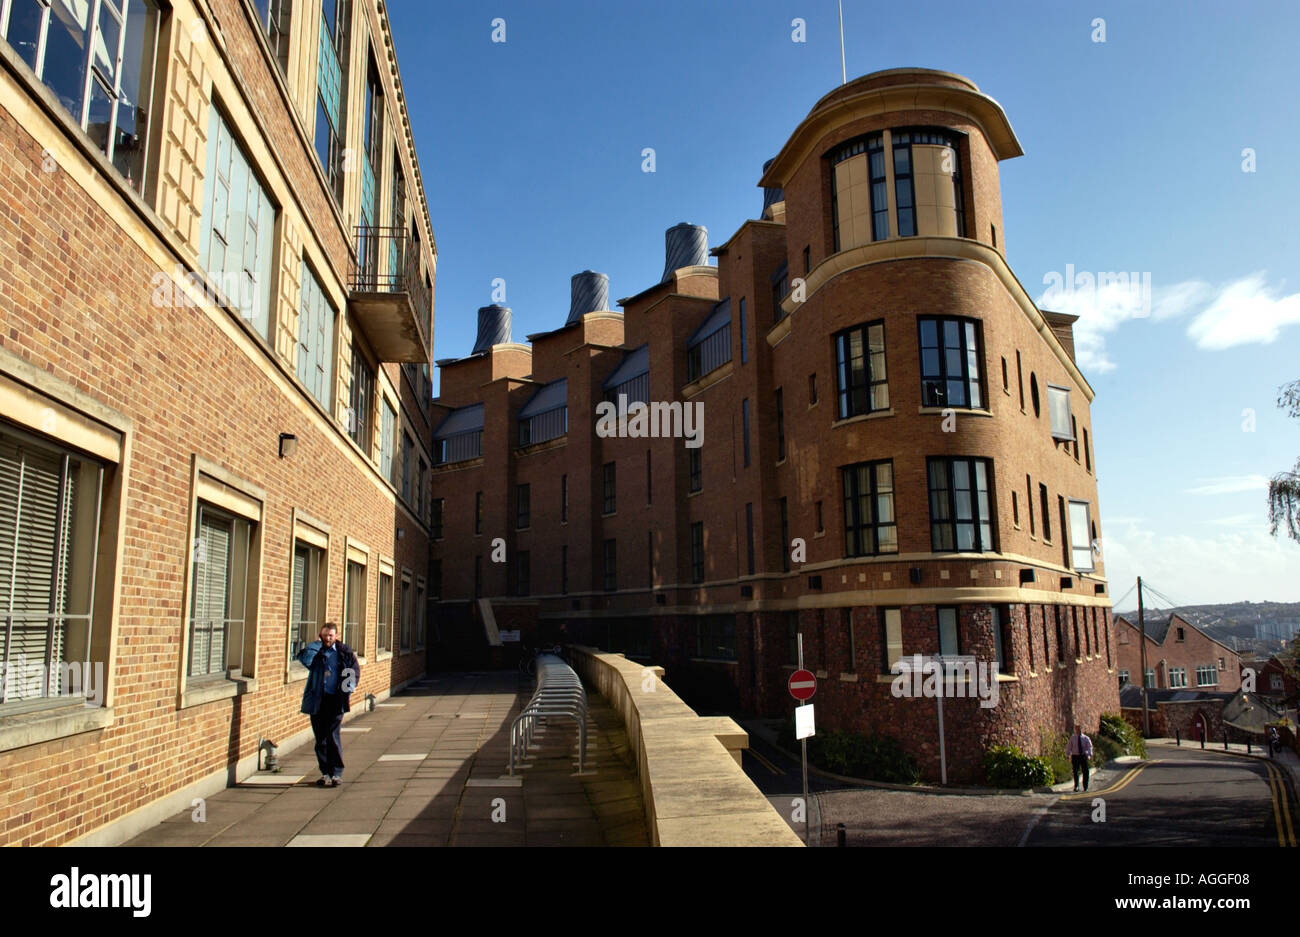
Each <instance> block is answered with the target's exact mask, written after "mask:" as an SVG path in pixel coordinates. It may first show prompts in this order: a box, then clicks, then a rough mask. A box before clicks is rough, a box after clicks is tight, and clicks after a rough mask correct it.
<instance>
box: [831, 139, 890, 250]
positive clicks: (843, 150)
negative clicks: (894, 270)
mask: <svg viewBox="0 0 1300 937" xmlns="http://www.w3.org/2000/svg"><path fill="white" fill-rule="evenodd" d="M830 161H831V227H832V229H833V233H834V237H835V250H837V251H843V250H848V249H849V248H851V247H859V246H861V245H863V244H870V243H871V242H872V241H883V240H884V239H885V238H887V237H889V182H888V179H887V177H886V173H885V142H884V137H883V136H882V135H881V134H878V133H877V134H872V135H871V136H868V137H859V138H858V139H856V140H850V141H849V142H847V143H845V144H843V145H841V146H839V147H837V148H836V149H834V150H832V151H831V153H830Z"/></svg>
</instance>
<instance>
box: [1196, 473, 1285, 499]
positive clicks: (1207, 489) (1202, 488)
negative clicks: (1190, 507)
mask: <svg viewBox="0 0 1300 937" xmlns="http://www.w3.org/2000/svg"><path fill="white" fill-rule="evenodd" d="M1204 481H1205V484H1203V485H1198V486H1197V487H1195V488H1188V489H1186V490H1185V491H1184V492H1183V493H1184V494H1189V495H1230V494H1237V493H1238V492H1242V491H1263V490H1264V489H1265V488H1267V487H1268V479H1267V478H1265V477H1264V476H1263V475H1222V476H1220V477H1218V478H1207V479H1204Z"/></svg>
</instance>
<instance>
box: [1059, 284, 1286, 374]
mask: <svg viewBox="0 0 1300 937" xmlns="http://www.w3.org/2000/svg"><path fill="white" fill-rule="evenodd" d="M1071 277H1072V278H1073V282H1070V278H1071ZM1043 283H1044V285H1045V286H1047V287H1048V288H1047V289H1046V290H1044V292H1043V293H1042V295H1040V296H1039V297H1038V300H1037V302H1038V305H1039V307H1040V308H1043V309H1050V310H1052V311H1055V312H1064V313H1068V314H1070V315H1075V316H1078V317H1079V320H1078V321H1077V322H1075V323H1074V348H1075V357H1076V358H1077V359H1078V362H1079V366H1080V367H1081V368H1082V369H1083V370H1085V371H1091V372H1095V373H1106V372H1108V371H1113V370H1115V362H1114V361H1113V360H1111V358H1110V355H1109V354H1108V353H1107V348H1106V341H1107V338H1108V336H1110V335H1112V334H1113V333H1114V332H1115V331H1116V330H1117V329H1119V327H1120V326H1121V325H1123V324H1124V323H1125V322H1128V321H1129V320H1131V319H1145V318H1150V319H1151V320H1152V321H1154V322H1168V321H1171V320H1174V319H1183V318H1190V320H1191V321H1190V322H1189V323H1188V325H1187V329H1186V334H1187V337H1188V338H1190V339H1191V340H1192V342H1193V344H1195V345H1196V347H1197V348H1200V349H1202V350H1204V351H1221V350H1223V349H1225V348H1232V347H1234V346H1236V345H1245V344H1252V343H1255V344H1269V343H1270V342H1273V341H1276V340H1277V338H1278V336H1279V335H1280V333H1281V331H1282V329H1283V328H1285V327H1286V326H1288V325H1296V324H1300V293H1291V294H1289V295H1281V289H1280V288H1275V287H1270V286H1269V285H1268V284H1267V283H1266V282H1265V274H1264V273H1263V272H1259V273H1253V274H1251V275H1250V276H1246V277H1242V278H1241V279H1238V280H1235V281H1233V282H1231V283H1228V284H1225V285H1220V286H1217V287H1216V286H1212V285H1210V284H1209V283H1206V282H1204V281H1203V280H1183V281H1181V282H1178V283H1174V284H1171V285H1169V286H1164V287H1160V288H1153V287H1152V283H1151V275H1150V274H1149V273H1128V274H1125V273H1119V274H1108V273H1101V274H1092V273H1089V272H1086V271H1082V272H1077V273H1076V272H1075V271H1074V268H1073V266H1072V265H1067V267H1066V274H1065V275H1064V276H1062V275H1061V274H1060V273H1057V272H1053V273H1049V274H1048V275H1047V276H1045V277H1044V278H1043Z"/></svg>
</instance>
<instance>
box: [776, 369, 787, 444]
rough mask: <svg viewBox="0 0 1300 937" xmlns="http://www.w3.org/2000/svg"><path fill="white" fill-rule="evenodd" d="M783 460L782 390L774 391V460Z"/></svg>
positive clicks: (783, 410) (783, 413)
mask: <svg viewBox="0 0 1300 937" xmlns="http://www.w3.org/2000/svg"><path fill="white" fill-rule="evenodd" d="M784 459H785V394H784V392H783V390H782V388H780V387H778V388H777V389H776V460H777V461H778V462H781V461H783V460H784Z"/></svg>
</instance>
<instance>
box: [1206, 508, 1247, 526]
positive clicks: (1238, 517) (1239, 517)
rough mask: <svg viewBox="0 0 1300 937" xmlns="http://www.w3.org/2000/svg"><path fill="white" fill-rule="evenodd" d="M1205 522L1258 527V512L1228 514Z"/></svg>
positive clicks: (1216, 524) (1217, 524) (1219, 524)
mask: <svg viewBox="0 0 1300 937" xmlns="http://www.w3.org/2000/svg"><path fill="white" fill-rule="evenodd" d="M1205 523H1207V524H1213V525H1214V526H1216V527H1258V526H1259V512H1258V511H1256V512H1255V513H1254V514H1229V515H1228V516H1227V517H1216V518H1215V519H1214V520H1210V521H1205Z"/></svg>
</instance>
